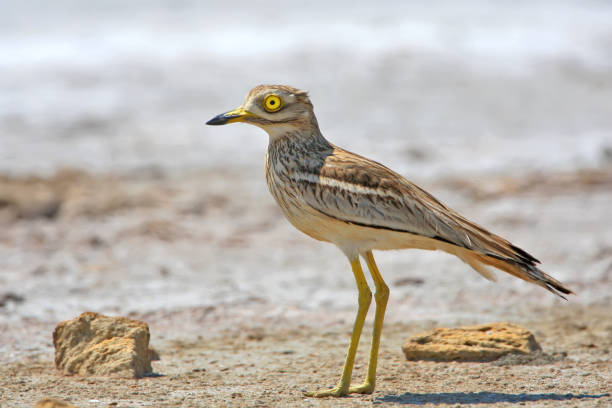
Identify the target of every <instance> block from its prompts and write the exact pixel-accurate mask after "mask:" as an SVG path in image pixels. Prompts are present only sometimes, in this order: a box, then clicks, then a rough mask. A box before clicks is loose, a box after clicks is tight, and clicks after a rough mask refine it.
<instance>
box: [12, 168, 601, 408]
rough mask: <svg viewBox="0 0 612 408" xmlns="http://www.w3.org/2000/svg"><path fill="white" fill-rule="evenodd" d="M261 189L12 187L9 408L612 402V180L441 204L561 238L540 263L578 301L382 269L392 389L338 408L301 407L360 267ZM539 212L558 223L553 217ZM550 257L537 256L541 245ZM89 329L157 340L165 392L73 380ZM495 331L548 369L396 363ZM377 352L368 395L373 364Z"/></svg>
mask: <svg viewBox="0 0 612 408" xmlns="http://www.w3.org/2000/svg"><path fill="white" fill-rule="evenodd" d="M204 179H206V180H213V181H211V182H209V183H202V182H201V180H204ZM248 184H249V183H247V182H246V181H244V180H242V181H241V175H240V172H238V173H235V172H225V173H224V172H219V171H207V172H196V173H193V174H185V175H183V176H182V177H180V178H176V177H172V176H163V175H160V174H157V173H146V174H130V175H124V176H117V175H112V176H103V175H102V176H96V175H91V174H88V173H84V172H81V171H64V172H61V173H58V174H57V175H56V176H54V177H50V178H37V177H25V178H23V177H5V178H4V179H3V180H2V187H3V188H2V191H3V192H4V194H5V195H7V196H10V197H11V198H10V199H6V198H5V199H4V200H5V204H4V206H3V207H2V212H1V214H2V219H3V228H2V235H1V236H0V238H1V239H0V242H1V246H0V249H1V250H2V255H3V256H2V264H3V265H2V267H3V269H4V270H5V273H4V274H3V275H2V288H3V292H2V294H1V295H2V299H3V302H2V306H1V307H0V317H1V318H2V322H1V330H0V340H1V341H0V344H1V347H2V354H1V359H2V363H3V364H2V368H1V372H2V375H1V378H2V380H1V384H0V390H1V391H0V393H1V394H0V400H1V401H2V405H1V406H3V407H4V406H6V407H13V406H15V407H21V406H31V405H32V404H33V403H34V402H35V401H36V400H38V399H40V398H42V397H45V396H56V397H60V398H64V399H67V400H69V401H71V402H73V403H74V404H76V405H77V406H80V407H97V406H100V407H102V406H107V405H108V404H110V403H117V404H118V406H126V407H130V406H134V407H137V406H168V407H172V406H185V407H188V406H193V407H200V406H287V405H289V406H291V405H303V406H353V405H356V406H359V405H371V404H377V405H378V404H379V405H385V404H386V405H394V404H405V405H427V404H432V405H435V404H443V405H453V406H455V405H470V404H474V405H481V404H486V405H487V406H489V405H490V406H507V405H510V404H513V403H523V404H528V405H529V406H547V405H548V406H559V405H567V406H601V407H605V406H609V405H610V404H611V403H612V398H611V397H610V395H609V392H610V389H611V386H612V361H611V355H610V352H611V346H612V341H611V339H612V319H611V317H610V308H611V305H612V301H611V298H610V279H611V277H612V268H611V265H612V264H611V261H612V259H611V257H612V251H611V250H610V247H609V246H606V245H607V243H608V242H610V241H609V239H610V236H609V231H610V229H611V228H610V226H607V223H610V219H609V218H605V217H604V215H605V214H607V212H608V211H609V210H608V203H609V202H610V200H612V195H611V193H610V192H611V191H612V190H611V189H610V185H611V184H612V173H611V172H609V171H607V170H605V169H602V170H599V171H590V172H584V171H582V172H577V173H564V174H556V175H555V176H554V177H552V176H551V175H547V176H542V175H541V174H534V175H532V176H528V177H525V178H521V179H512V178H508V177H502V178H490V179H484V180H479V182H478V183H472V184H470V183H468V182H466V181H465V180H463V181H462V182H459V181H458V180H456V179H452V178H451V179H445V180H440V181H438V182H437V183H435V184H434V185H432V188H433V189H435V190H437V191H438V192H440V193H441V194H443V195H444V196H447V197H451V198H453V199H454V200H455V201H456V202H458V203H460V204H461V205H462V206H463V208H464V209H466V210H467V211H468V212H478V211H480V209H482V208H488V209H489V210H487V211H483V214H485V218H489V219H485V221H486V222H487V223H488V224H489V225H493V226H494V227H496V228H497V230H500V229H501V230H504V229H507V230H508V231H511V232H512V235H513V236H515V237H519V238H522V239H523V241H529V238H530V236H531V235H533V234H532V233H531V231H532V225H531V224H532V221H530V220H532V218H531V217H535V216H534V215H533V214H534V213H537V214H539V215H538V217H539V219H538V220H537V224H538V226H539V229H538V231H543V232H541V234H545V235H548V236H554V237H556V239H555V243H554V245H552V244H551V245H539V247H540V251H539V252H540V253H542V252H543V256H544V257H545V258H544V259H545V261H546V264H547V265H549V268H546V269H547V270H550V269H553V270H554V275H555V276H557V277H559V278H560V279H562V280H564V281H565V282H566V283H567V284H568V285H569V286H570V287H572V288H573V289H575V290H576V291H577V293H578V295H577V296H572V297H570V299H569V301H568V302H564V301H561V300H558V299H556V298H555V297H554V296H552V295H550V294H548V293H546V292H545V291H543V290H541V289H540V288H537V287H532V286H530V285H527V284H525V283H523V282H520V281H516V280H513V279H512V278H510V277H505V276H501V275H500V276H499V282H498V283H497V284H492V283H490V282H487V281H485V280H484V279H482V278H480V277H479V276H478V275H477V274H475V273H474V272H472V271H470V270H469V269H468V268H467V267H466V266H464V265H463V264H462V263H461V262H459V261H456V260H454V259H453V258H452V257H446V256H443V255H441V254H436V253H423V252H410V251H409V252H391V253H379V256H378V258H379V260H380V262H379V263H380V266H381V269H382V271H383V273H384V274H385V277H386V279H387V281H388V282H389V284H390V287H391V301H390V306H389V312H388V319H387V325H386V328H385V332H384V336H383V342H382V349H381V360H380V367H379V376H378V379H379V386H378V389H377V390H376V392H375V393H374V394H373V395H372V396H352V397H350V398H348V399H343V400H341V401H329V400H314V399H310V398H304V397H303V395H302V391H304V390H312V389H314V388H324V387H329V386H332V385H333V384H334V383H335V382H336V381H337V379H338V376H339V374H340V371H341V369H342V364H343V359H344V353H345V348H346V346H347V343H348V338H349V334H350V330H351V324H352V319H353V313H354V304H355V289H354V287H353V282H352V279H351V276H350V272H349V269H348V267H347V265H346V264H345V262H346V261H345V260H344V259H342V256H341V255H340V253H339V252H338V251H337V250H336V249H334V248H333V247H331V246H329V245H324V244H320V243H317V242H314V241H312V240H310V239H308V238H307V237H302V236H301V235H300V234H299V233H298V232H296V231H294V230H293V229H292V227H291V226H290V225H288V223H287V222H286V221H285V220H284V219H282V218H281V217H280V213H279V211H278V209H277V208H276V207H275V205H274V203H273V202H272V201H271V199H270V198H269V197H267V196H266V195H265V194H266V192H265V188H263V187H264V186H250V187H249V185H248ZM228 186H231V187H228ZM529 186H531V187H529ZM259 187H262V188H261V189H260V190H259V189H258V188H259ZM9 193H10V194H9ZM543 196H544V197H543ZM542 200H546V202H547V203H550V204H549V205H548V206H547V207H546V208H547V211H546V212H543V213H539V212H537V211H536V209H534V207H538V206H540V205H541V203H542ZM508 202H515V203H519V202H520V203H522V204H521V205H516V204H515V205H513V206H512V207H511V208H509V207H508V204H507V203H508ZM585 202H587V203H589V208H590V212H589V213H588V214H586V213H585V214H584V217H583V218H582V219H581V220H580V222H578V221H577V220H576V221H572V220H571V219H568V218H567V208H572V207H573V206H578V205H583V204H584V203H585ZM246 203H248V206H249V207H248V208H249V210H248V211H247V208H246V207H245V206H246V205H247V204H246ZM34 204H36V205H34ZM499 207H501V208H502V209H503V214H502V215H500V214H499V212H498V211H501V210H496V209H498V208H499ZM561 208H563V209H565V210H563V211H561V210H560V209H561ZM560 218H562V219H564V222H565V224H564V227H563V229H565V228H567V229H570V230H573V231H574V234H576V235H577V236H580V237H582V238H584V239H587V237H589V239H590V240H589V241H588V242H584V243H582V244H584V245H581V242H576V241H575V240H573V239H569V238H568V237H565V238H564V237H563V236H561V235H556V228H560V227H558V225H559V224H560V223H561V220H560ZM574 222H575V224H574ZM502 232H503V231H502ZM60 237H61V239H60ZM538 242H540V241H539V239H538V238H537V237H532V239H531V245H532V246H538V245H537V243H538ZM527 243H528V244H530V242H527ZM587 244H589V245H587ZM570 250H571V251H570ZM566 251H570V252H571V253H566ZM315 254H316V256H315ZM429 255H431V257H430V256H429ZM577 265H582V268H581V269H580V268H578V267H577ZM576 271H580V273H579V274H576ZM24 276H26V277H27V278H26V279H24ZM84 310H93V311H98V312H104V313H107V314H121V315H124V316H129V317H133V318H138V319H142V320H144V321H146V322H147V323H149V325H150V327H151V344H152V345H153V347H155V348H156V349H157V350H158V352H159V354H160V355H161V360H160V361H158V362H154V363H153V366H154V370H155V375H153V376H151V377H148V378H144V379H141V380H132V379H104V378H79V377H67V376H63V375H62V374H60V373H58V372H57V371H56V370H55V369H54V366H53V362H52V360H53V348H52V345H51V332H52V330H53V328H54V326H55V324H56V323H57V322H58V321H59V320H62V319H67V318H71V317H74V316H76V315H78V314H79V313H80V312H82V311H84ZM370 318H371V317H370ZM489 321H511V322H515V323H520V324H523V325H525V326H526V327H527V328H529V329H530V330H532V331H533V332H534V334H535V335H536V338H537V340H538V341H539V342H540V343H541V344H542V347H543V350H544V354H543V355H541V356H538V357H537V358H535V359H533V360H520V359H518V360H512V359H508V360H507V361H501V362H500V361H498V362H493V363H462V364H457V363H451V364H448V363H433V362H407V361H405V359H404V356H403V354H402V352H401V344H402V343H403V342H404V341H405V340H406V339H407V338H408V337H409V336H410V335H412V334H416V333H418V332H420V331H422V330H424V329H429V328H433V327H436V326H439V325H447V326H452V325H458V324H470V323H485V322H489ZM368 335H369V332H368V331H367V330H366V333H365V334H364V336H363V339H362V345H361V349H360V350H361V352H360V354H359V358H358V361H357V364H356V367H357V368H356V372H355V378H359V377H361V376H362V375H363V374H364V371H365V367H366V365H367V361H366V360H365V358H366V351H365V350H367V343H368V341H369V339H368Z"/></svg>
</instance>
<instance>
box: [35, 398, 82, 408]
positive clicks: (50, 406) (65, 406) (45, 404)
mask: <svg viewBox="0 0 612 408" xmlns="http://www.w3.org/2000/svg"><path fill="white" fill-rule="evenodd" d="M36 408H76V407H75V406H74V405H72V404H71V403H69V402H66V401H63V400H60V399H57V398H43V399H41V400H40V401H38V402H37V403H36Z"/></svg>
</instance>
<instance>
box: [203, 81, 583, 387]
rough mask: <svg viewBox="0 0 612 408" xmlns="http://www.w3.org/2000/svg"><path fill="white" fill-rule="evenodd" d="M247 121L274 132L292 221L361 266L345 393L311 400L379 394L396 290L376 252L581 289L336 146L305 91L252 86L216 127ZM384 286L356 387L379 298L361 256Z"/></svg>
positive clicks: (272, 157)
mask: <svg viewBox="0 0 612 408" xmlns="http://www.w3.org/2000/svg"><path fill="white" fill-rule="evenodd" d="M237 121H240V122H246V123H250V124H253V125H256V126H259V127H261V128H263V129H264V130H265V131H266V132H267V133H268V134H269V136H270V143H269V146H268V151H267V154H266V181H267V183H268V187H269V189H270V192H271V193H272V195H273V196H274V198H275V199H276V201H277V203H278V204H279V206H280V208H281V209H282V211H283V213H284V214H285V216H286V217H287V219H288V220H289V221H290V222H291V223H292V224H293V225H294V226H295V227H296V228H297V229H299V230H300V231H302V232H304V233H306V234H308V235H309V236H311V237H313V238H315V239H318V240H321V241H326V242H331V243H333V244H335V245H336V246H338V248H340V249H341V250H342V251H343V252H344V253H345V255H346V256H347V257H348V259H349V261H350V262H351V266H352V269H353V273H354V275H355V280H356V282H357V286H358V289H359V309H358V313H357V318H356V320H355V326H354V329H353V336H352V337H351V344H350V346H349V352H348V355H347V360H346V363H345V367H344V371H343V374H342V378H341V380H340V383H339V384H338V386H337V387H335V388H333V389H331V390H323V391H319V392H316V393H311V394H309V395H313V396H317V397H322V396H342V395H346V394H348V393H351V392H356V393H371V392H372V391H373V390H374V384H375V375H376V361H377V356H378V345H379V341H380V333H381V330H382V322H383V318H384V312H385V308H386V303H387V298H388V293H389V290H388V287H387V286H386V285H385V283H384V281H383V279H382V276H381V275H380V273H379V271H378V268H377V267H376V264H375V262H374V257H373V255H372V250H374V249H382V250H386V249H402V248H419V249H426V250H442V251H445V252H448V253H450V254H453V255H455V256H457V257H459V258H460V259H461V260H463V261H464V262H466V263H467V264H468V265H470V266H471V267H472V268H474V269H475V270H476V271H477V272H478V273H480V274H481V275H483V276H484V277H486V278H487V279H490V280H494V276H493V274H492V272H491V270H490V267H493V268H496V269H500V270H502V271H504V272H507V273H509V274H511V275H513V276H516V277H517V278H520V279H523V280H525V281H527V282H531V283H534V284H536V285H539V286H542V287H544V288H546V289H548V290H549V291H551V292H552V293H554V294H556V295H559V296H561V297H563V296H562V294H570V293H572V291H571V290H570V289H568V288H567V287H566V286H565V285H563V284H562V283H561V282H559V281H557V280H555V279H553V278H552V277H550V276H549V275H547V274H546V273H544V272H542V271H541V270H540V269H539V268H538V267H537V264H538V263H539V261H538V260H537V259H536V258H535V257H533V256H532V255H530V254H529V253H527V252H526V251H524V250H522V249H521V248H519V247H517V246H515V245H513V244H512V243H510V242H509V241H507V240H505V239H504V238H502V237H500V236H498V235H495V234H493V233H491V232H489V231H487V230H486V229H484V228H483V227H481V226H479V225H478V224H476V223H474V222H472V221H470V220H468V219H467V218H465V217H463V216H462V215H460V214H459V213H457V212H456V211H454V210H453V209H451V208H449V207H447V206H446V205H444V204H443V203H442V202H440V201H439V200H437V199H436V198H435V197H434V196H432V195H431V194H429V193H428V192H426V191H425V190H423V189H421V188H419V187H417V186H416V185H414V184H413V183H411V182H410V181H408V180H407V179H406V178H404V177H403V176H401V175H399V174H397V173H395V172H394V171H392V170H390V169H388V168H387V167H385V166H383V165H382V164H380V163H377V162H375V161H372V160H369V159H367V158H365V157H362V156H359V155H357V154H354V153H351V152H348V151H346V150H343V149H341V148H339V147H337V146H334V145H333V144H331V143H330V142H329V141H327V139H325V138H324V137H323V135H322V134H321V131H320V130H319V125H318V123H317V119H316V117H315V115H314V112H313V106H312V103H311V102H310V99H309V98H308V94H307V93H306V92H304V91H301V90H298V89H295V88H292V87H289V86H282V85H260V86H257V87H255V88H254V89H252V90H251V91H250V92H249V94H248V95H247V97H246V99H245V101H244V103H243V104H242V106H241V107H240V108H238V109H235V110H233V111H230V112H227V113H224V114H221V115H218V116H217V117H215V118H213V119H211V120H210V121H209V122H208V124H211V125H221V124H225V123H231V122H237ZM360 256H361V257H362V258H363V259H365V260H366V263H367V265H368V268H369V270H370V273H371V274H372V278H373V280H374V284H375V286H376V294H375V299H376V315H375V318H374V331H373V336H372V348H371V351H370V364H369V366H368V375H367V377H366V381H365V382H364V383H363V384H362V385H360V386H357V387H350V380H351V373H352V368H353V363H354V358H355V353H356V350H357V344H358V341H359V336H360V334H361V329H362V327H363V322H364V319H365V315H366V313H367V310H368V307H369V304H370V300H371V297H372V295H371V292H370V289H369V288H368V285H367V282H366V280H365V278H364V275H363V271H362V269H361V264H360V261H359V257H360Z"/></svg>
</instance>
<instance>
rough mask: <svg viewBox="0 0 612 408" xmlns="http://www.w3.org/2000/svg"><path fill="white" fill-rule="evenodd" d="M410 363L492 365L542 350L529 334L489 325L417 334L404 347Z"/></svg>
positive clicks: (513, 327)
mask: <svg viewBox="0 0 612 408" xmlns="http://www.w3.org/2000/svg"><path fill="white" fill-rule="evenodd" d="M402 350H403V351H404V354H405V355H406V358H407V359H408V360H429V361H493V360H496V359H498V358H500V357H501V356H504V355H506V354H510V353H517V354H530V353H533V352H536V351H540V350H541V347H540V345H539V344H538V343H537V342H536V340H535V337H534V336H533V334H531V332H529V331H528V330H526V329H524V328H522V327H520V326H517V325H514V324H510V323H490V324H482V325H478V326H466V327H459V328H454V329H448V328H438V329H434V330H433V331H430V332H427V333H421V334H417V335H415V336H412V337H410V338H409V339H408V341H407V342H406V343H405V344H404V345H403V346H402Z"/></svg>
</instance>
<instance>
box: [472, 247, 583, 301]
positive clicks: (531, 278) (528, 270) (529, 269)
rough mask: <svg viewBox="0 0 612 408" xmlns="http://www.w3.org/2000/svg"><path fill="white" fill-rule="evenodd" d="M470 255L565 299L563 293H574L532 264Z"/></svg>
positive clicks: (476, 259) (477, 260)
mask: <svg viewBox="0 0 612 408" xmlns="http://www.w3.org/2000/svg"><path fill="white" fill-rule="evenodd" d="M470 255H471V256H470V258H471V259H472V262H479V263H481V264H485V265H490V266H493V267H495V268H497V269H501V270H502V271H504V272H507V273H509V274H510V275H513V276H516V277H517V278H519V279H523V280H524V281H527V282H531V283H534V284H536V285H539V286H541V287H543V288H545V289H547V290H549V291H550V292H552V293H554V294H555V295H557V296H559V297H561V298H563V299H565V300H567V299H566V298H565V296H563V295H569V294H573V293H574V292H572V290H571V289H569V288H568V287H567V286H565V285H564V284H563V283H561V282H559V281H558V280H556V279H555V278H553V277H552V276H550V275H548V274H547V273H545V272H543V271H542V270H540V269H538V267H537V266H535V265H534V264H528V263H520V262H516V261H514V260H508V259H499V258H496V257H492V256H488V255H483V254H478V253H472V254H470ZM474 258H475V260H474ZM470 265H471V263H470ZM476 270H477V271H478V269H476Z"/></svg>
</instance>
